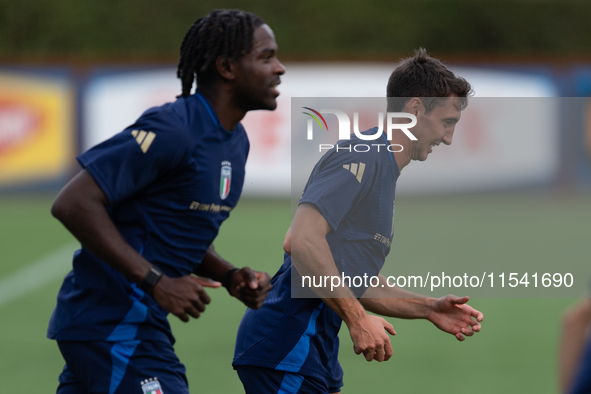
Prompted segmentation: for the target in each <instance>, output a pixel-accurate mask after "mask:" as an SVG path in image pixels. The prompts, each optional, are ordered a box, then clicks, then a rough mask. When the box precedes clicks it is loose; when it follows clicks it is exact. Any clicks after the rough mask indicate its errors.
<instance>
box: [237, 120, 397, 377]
mask: <svg viewBox="0 0 591 394" xmlns="http://www.w3.org/2000/svg"><path fill="white" fill-rule="evenodd" d="M375 132H376V131H375V129H374V130H369V131H368V132H366V133H368V134H370V133H371V134H375ZM383 139H384V142H383V143H382V144H381V146H380V149H379V151H378V149H377V147H375V146H372V147H371V149H370V150H368V151H365V149H366V146H367V145H365V143H364V142H365V141H363V140H360V139H358V138H356V137H354V136H352V138H351V139H350V140H342V141H339V142H338V143H337V145H336V146H335V147H334V148H333V149H332V150H330V151H329V152H327V153H326V154H325V155H324V156H323V157H322V158H321V159H320V161H319V162H318V163H317V164H316V166H315V167H314V170H313V171H312V174H311V175H310V178H309V180H308V183H307V185H306V187H305V189H304V193H303V195H302V198H301V200H300V204H301V203H311V204H314V205H315V206H316V207H317V208H318V210H319V211H320V213H321V214H322V216H323V217H324V218H325V219H326V221H327V222H328V224H329V225H330V227H331V228H332V230H333V231H332V232H330V233H329V234H328V235H327V237H326V239H327V242H328V244H329V247H330V249H331V252H332V255H333V258H334V260H335V264H336V266H337V268H338V269H339V271H340V272H341V273H342V274H345V275H348V276H351V277H353V276H356V275H361V276H363V275H364V274H367V275H370V276H371V275H377V274H378V273H379V271H380V269H381V268H382V266H383V264H384V260H385V258H386V256H387V255H388V253H389V251H390V246H391V242H392V237H393V233H394V195H395V189H396V181H397V179H398V176H399V174H400V173H399V170H398V166H397V164H396V162H395V161H394V157H393V155H392V153H391V152H389V151H388V150H387V145H389V143H387V142H386V139H385V137H384V138H383ZM272 283H273V289H272V290H271V292H270V294H269V296H268V297H267V299H266V301H265V304H264V305H263V307H262V308H260V309H258V310H252V309H248V310H247V311H246V313H245V315H244V317H243V319H242V322H241V324H240V328H239V330H238V336H237V341H236V349H235V353H234V362H233V365H234V366H239V365H255V366H262V367H267V368H274V369H277V370H282V371H289V372H296V373H300V374H302V375H307V376H312V377H317V378H321V379H324V380H326V381H327V382H328V384H329V386H330V387H340V385H342V381H341V379H342V369H341V367H340V365H339V363H338V359H337V357H338V347H339V343H338V337H337V334H338V332H339V329H340V326H341V323H342V321H341V319H340V317H339V316H338V315H337V314H336V313H335V312H334V311H333V310H332V309H330V308H329V307H328V306H326V305H325V304H324V302H322V300H321V299H319V298H292V290H293V289H295V288H296V287H297V286H300V287H301V277H300V276H299V275H298V274H297V272H296V271H295V268H293V266H292V262H291V258H290V256H289V255H287V254H285V255H284V263H283V265H282V266H281V268H280V269H279V271H278V272H277V273H276V274H275V276H274V277H273V279H272ZM292 286H293V288H292ZM352 290H354V289H352ZM362 292H363V290H361V293H362ZM361 293H360V294H359V295H358V296H360V295H361Z"/></svg>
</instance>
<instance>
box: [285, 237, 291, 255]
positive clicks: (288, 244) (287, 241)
mask: <svg viewBox="0 0 591 394" xmlns="http://www.w3.org/2000/svg"><path fill="white" fill-rule="evenodd" d="M283 251H284V252H285V253H287V254H288V255H290V256H291V238H290V239H287V238H286V239H285V240H284V241H283Z"/></svg>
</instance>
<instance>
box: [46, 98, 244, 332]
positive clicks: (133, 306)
mask: <svg viewBox="0 0 591 394" xmlns="http://www.w3.org/2000/svg"><path fill="white" fill-rule="evenodd" d="M248 150H249V143H248V138H247V136H246V132H245V130H244V128H243V127H242V125H240V124H238V125H237V126H236V128H235V129H234V130H233V131H227V130H225V129H224V127H223V126H222V125H221V124H220V121H219V119H218V118H217V116H216V114H215V112H214V110H213V108H212V107H211V105H210V103H209V102H208V101H207V99H206V98H205V97H204V96H203V95H201V93H196V94H195V95H192V96H189V97H181V98H179V99H177V100H176V101H175V102H174V103H169V104H165V105H163V106H161V107H156V108H151V109H149V110H147V111H146V112H145V113H144V114H142V116H141V117H140V118H139V119H138V120H137V121H136V122H135V123H134V124H132V125H131V126H129V127H128V128H126V129H125V130H123V131H122V132H121V133H119V134H117V135H115V136H114V137H112V138H111V139H109V140H107V141H105V142H103V143H101V144H99V145H97V146H95V147H94V148H92V149H90V150H88V151H87V152H85V153H83V154H81V155H80V156H79V157H78V161H79V163H80V164H81V166H82V167H83V168H84V169H86V171H88V173H89V174H90V175H91V176H92V178H94V180H95V181H96V183H97V184H98V185H99V187H100V188H101V189H102V191H103V192H104V194H105V196H106V197H107V199H108V201H109V205H107V212H108V214H109V216H110V217H111V219H112V220H113V222H114V223H115V226H116V227H117V229H118V230H119V232H120V233H121V234H122V235H123V237H124V238H125V240H126V241H127V242H128V243H129V244H130V245H131V246H132V247H133V248H134V249H135V250H136V251H138V252H139V253H140V254H142V255H143V256H144V257H145V258H146V259H147V260H148V261H150V262H151V263H152V264H154V265H156V266H157V267H159V268H160V269H161V270H162V271H163V272H164V274H166V275H168V276H171V277H179V276H184V275H188V274H190V273H191V272H193V270H194V269H195V268H196V267H197V266H198V264H200V262H201V260H202V258H203V256H204V254H205V252H206V251H207V249H208V247H209V246H210V245H211V243H212V242H213V240H214V238H215V237H216V235H217V234H218V231H219V227H220V225H221V224H222V222H223V221H224V220H225V219H227V218H228V216H229V214H230V211H231V210H232V209H233V208H234V207H235V205H236V203H237V202H238V199H239V197H240V194H241V192H242V186H243V182H244V167H245V164H246V158H247V156H248ZM166 315H167V312H166V311H165V310H164V309H163V308H162V307H160V305H159V304H157V303H156V302H155V301H154V299H153V298H152V297H150V296H148V295H146V294H144V292H143V291H142V290H141V289H140V288H138V287H137V286H136V285H135V283H132V282H130V281H129V280H128V279H127V278H126V277H125V276H124V275H122V274H120V273H119V272H118V271H116V270H115V269H113V268H111V267H110V266H109V265H107V264H105V263H104V262H102V261H100V260H99V259H98V258H97V257H95V256H94V255H93V254H92V253H90V252H89V251H88V250H87V249H86V248H84V247H82V248H81V249H80V250H78V251H77V252H76V253H75V254H74V260H73V270H72V271H71V272H70V273H69V274H68V275H67V276H66V278H65V279H64V282H63V285H62V287H61V289H60V292H59V294H58V302H57V307H56V309H55V311H54V313H53V316H52V318H51V321H50V324H49V329H48V337H49V338H53V339H58V340H107V341H121V340H134V339H145V340H161V341H170V342H172V343H174V338H173V337H172V334H171V332H170V327H169V325H168V321H167V320H166Z"/></svg>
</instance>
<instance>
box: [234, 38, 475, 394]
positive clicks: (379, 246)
mask: <svg viewBox="0 0 591 394" xmlns="http://www.w3.org/2000/svg"><path fill="white" fill-rule="evenodd" d="M470 93H471V87H470V84H469V83H468V82H466V81H465V80H464V79H463V78H460V77H456V76H455V75H454V74H453V73H452V72H451V71H449V70H448V69H447V68H446V67H445V66H444V65H443V64H442V63H441V62H440V61H438V60H436V59H433V58H431V57H429V56H427V53H426V52H425V50H424V49H420V50H419V51H418V52H417V53H416V55H415V56H414V57H412V58H409V59H406V60H404V61H403V62H402V64H401V65H400V66H398V67H397V68H396V69H395V70H394V72H393V73H392V75H391V77H390V80H389V82H388V88H387V95H388V101H389V104H388V111H389V112H406V113H408V114H411V115H413V116H414V117H416V126H414V127H413V128H412V129H410V131H411V132H412V133H413V134H414V136H415V137H416V138H417V140H416V141H415V140H411V139H409V138H408V137H407V136H406V135H404V134H403V133H398V134H396V133H393V134H392V137H391V140H390V141H387V139H386V135H385V134H382V136H380V137H379V139H380V140H382V139H383V141H382V142H385V143H388V144H392V145H395V146H400V147H402V149H396V150H395V152H390V151H389V150H387V149H384V148H382V149H376V148H375V146H374V149H371V150H370V151H366V150H365V149H363V150H360V151H359V152H358V151H357V150H356V149H354V147H355V145H356V144H361V143H364V142H366V141H364V140H362V139H360V138H359V137H357V136H351V138H350V139H348V140H341V141H339V142H338V143H337V144H336V146H335V147H334V148H333V149H331V150H330V151H328V152H327V153H326V154H325V155H324V156H323V157H322V158H321V159H320V160H319V161H318V163H317V164H316V166H315V167H314V169H313V171H312V173H311V175H310V177H309V179H308V183H307V185H306V187H305V188H304V193H303V195H302V198H301V199H300V202H299V207H298V209H297V211H296V214H295V217H294V219H293V222H292V225H291V228H290V230H288V233H287V235H286V240H285V244H284V249H285V251H286V254H285V258H284V263H283V265H282V266H281V268H280V269H279V271H278V272H277V273H276V274H275V276H274V277H273V279H272V281H271V283H272V284H273V289H272V291H271V292H270V293H269V297H268V298H267V300H266V301H265V303H264V304H263V306H262V307H261V308H260V309H258V310H252V309H248V310H247V311H246V313H245V315H244V317H243V319H242V322H241V324H240V328H239V330H238V336H237V340H236V349H235V354H234V362H233V365H234V368H235V369H236V370H237V372H238V376H239V377H240V379H241V380H242V383H243V385H244V387H245V390H246V393H247V394H250V393H257V394H260V393H269V394H270V393H282V394H287V393H290V394H294V393H300V394H301V393H327V394H328V393H337V392H340V390H341V387H342V386H343V381H342V378H343V373H342V369H341V367H340V365H339V362H338V359H337V357H338V349H339V342H338V336H337V334H338V331H339V329H340V326H341V323H342V321H344V322H345V324H346V325H347V327H348V328H349V332H350V335H351V339H352V341H353V344H354V351H355V353H357V354H363V355H364V356H365V358H366V360H367V361H372V360H377V361H386V360H388V359H389V358H390V357H391V356H392V346H391V344H390V339H389V337H388V335H387V333H390V334H392V335H394V334H395V331H394V328H393V327H392V325H391V324H390V323H388V322H387V321H386V320H384V319H383V318H381V317H378V316H374V315H370V314H368V313H367V312H366V311H370V312H374V313H377V314H380V315H382V316H390V317H398V318H407V319H415V318H424V319H428V320H430V321H431V322H432V323H434V324H435V325H436V326H437V327H438V328H439V329H441V330H443V331H445V332H448V333H450V334H452V335H454V336H455V337H456V338H457V339H458V340H460V341H462V340H464V339H465V336H471V335H473V334H474V332H476V331H480V328H481V326H480V323H479V322H480V321H482V318H483V316H482V313H480V312H478V311H476V310H475V309H473V308H471V307H470V306H468V305H466V302H467V301H468V297H461V298H460V297H455V296H446V297H442V298H439V299H434V298H427V297H423V296H419V295H417V294H413V293H410V292H407V291H404V290H401V289H399V288H396V287H390V286H389V285H388V284H387V281H386V279H385V278H384V277H383V276H382V275H379V276H378V274H379V270H380V269H381V268H382V266H383V264H384V261H385V258H386V256H387V255H388V253H389V251H390V245H391V243H392V237H393V232H394V193H395V186H396V180H397V179H398V176H399V175H400V171H401V170H402V169H403V168H404V167H405V166H406V165H408V164H409V163H410V162H411V161H412V160H421V161H423V160H426V159H427V157H428V155H429V153H431V152H432V149H433V147H435V146H438V145H440V144H441V143H443V144H445V145H450V144H451V143H452V138H453V133H454V130H455V126H456V124H457V122H458V121H459V120H460V116H461V110H462V109H464V108H465V107H466V105H467V97H468V95H469V94H470ZM395 123H396V122H395ZM397 123H405V120H401V121H400V122H397ZM376 132H377V131H376V129H372V130H368V131H367V132H364V133H363V134H365V135H375V134H376ZM376 145H377V144H376ZM351 147H353V149H350V148H351ZM353 168H355V171H353V170H352V169H353ZM362 168H363V170H361V169H362ZM364 274H369V275H376V276H378V277H379V285H378V286H377V287H375V288H374V287H370V288H369V289H367V291H366V289H365V288H353V286H351V285H350V284H345V286H341V287H337V288H336V289H334V291H332V290H331V289H329V288H327V287H319V288H316V287H314V288H313V290H314V292H315V293H316V295H317V297H316V298H292V286H299V284H300V283H302V279H303V277H304V276H309V277H317V278H318V277H327V276H329V277H334V276H339V277H342V275H345V276H348V277H353V276H354V275H361V276H363V275H364ZM343 282H345V281H344V280H343ZM347 286H349V287H347ZM300 290H301V289H300ZM474 319H476V320H474Z"/></svg>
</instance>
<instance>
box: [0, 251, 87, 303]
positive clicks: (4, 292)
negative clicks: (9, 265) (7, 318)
mask: <svg viewBox="0 0 591 394" xmlns="http://www.w3.org/2000/svg"><path fill="white" fill-rule="evenodd" d="M79 247H80V246H78V245H76V244H68V245H66V246H64V247H62V248H60V249H58V250H56V251H54V252H52V253H51V254H49V255H47V256H45V257H43V258H41V259H40V260H37V261H35V262H33V263H31V264H27V266H26V267H24V268H22V269H21V270H19V271H16V272H15V273H13V274H11V275H9V276H8V277H5V278H2V279H0V307H2V306H3V305H5V304H7V303H9V302H11V301H14V300H16V299H17V298H19V297H22V296H24V295H27V294H29V293H31V292H33V291H35V290H37V289H38V288H40V287H41V286H43V285H45V284H47V283H49V282H51V281H52V280H54V279H57V278H63V277H64V276H65V275H66V273H67V272H68V270H69V269H71V267H72V256H73V255H74V251H75V250H76V249H78V248H79Z"/></svg>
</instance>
